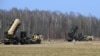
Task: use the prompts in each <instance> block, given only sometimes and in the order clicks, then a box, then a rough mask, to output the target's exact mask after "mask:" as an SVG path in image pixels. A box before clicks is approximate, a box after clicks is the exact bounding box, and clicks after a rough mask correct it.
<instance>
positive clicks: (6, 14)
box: [0, 8, 100, 40]
mask: <svg viewBox="0 0 100 56" xmlns="http://www.w3.org/2000/svg"><path fill="white" fill-rule="evenodd" d="M15 18H19V19H20V20H21V26H20V28H19V29H18V31H17V32H19V31H27V34H28V36H30V35H32V34H36V33H39V34H43V35H44V36H45V39H47V38H50V39H65V40H66V38H67V33H68V32H69V31H70V28H71V27H72V26H75V25H77V26H78V32H77V33H82V34H83V35H93V36H95V37H100V19H99V18H97V17H95V16H92V15H90V16H84V15H82V14H80V13H77V14H76V13H74V12H70V13H61V12H59V11H54V12H52V11H44V10H37V9H36V10H28V9H23V10H22V9H17V8H12V9H11V10H9V11H7V10H2V9H0V38H1V39H3V38H4V32H5V31H6V30H7V28H8V27H9V26H10V24H11V23H12V21H13V20H14V19H15Z"/></svg>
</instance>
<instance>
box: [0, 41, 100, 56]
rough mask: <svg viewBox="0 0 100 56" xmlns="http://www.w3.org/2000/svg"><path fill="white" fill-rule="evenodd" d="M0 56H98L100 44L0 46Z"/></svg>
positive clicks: (53, 43) (61, 43) (61, 42)
mask: <svg viewBox="0 0 100 56" xmlns="http://www.w3.org/2000/svg"><path fill="white" fill-rule="evenodd" d="M0 56H100V42H99V41H93V42H76V43H75V44H73V43H72V42H64V41H52V42H51V44H48V43H47V42H46V41H44V42H43V43H42V44H40V45H39V44H34V45H3V44H1V45H0Z"/></svg>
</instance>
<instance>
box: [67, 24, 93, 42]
mask: <svg viewBox="0 0 100 56" xmlns="http://www.w3.org/2000/svg"><path fill="white" fill-rule="evenodd" d="M77 31H78V26H73V27H72V28H71V30H70V32H69V33H68V38H67V40H68V41H73V40H76V41H92V40H94V37H93V36H92V35H87V36H84V35H83V34H82V33H79V34H77Z"/></svg>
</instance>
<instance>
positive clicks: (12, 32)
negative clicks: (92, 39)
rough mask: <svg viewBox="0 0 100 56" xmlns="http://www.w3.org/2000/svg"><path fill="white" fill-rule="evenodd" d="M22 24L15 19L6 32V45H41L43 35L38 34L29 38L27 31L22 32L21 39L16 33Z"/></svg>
mask: <svg viewBox="0 0 100 56" xmlns="http://www.w3.org/2000/svg"><path fill="white" fill-rule="evenodd" d="M20 24H21V22H20V20H19V19H15V20H14V21H13V22H12V24H11V25H10V27H9V28H8V30H7V31H5V32H4V35H5V38H4V41H3V42H4V44H40V43H41V40H42V37H43V36H42V35H40V34H36V35H34V36H31V37H28V36H27V32H26V31H21V32H19V33H20V37H19V36H17V34H16V31H17V30H18V28H19V26H20Z"/></svg>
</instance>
